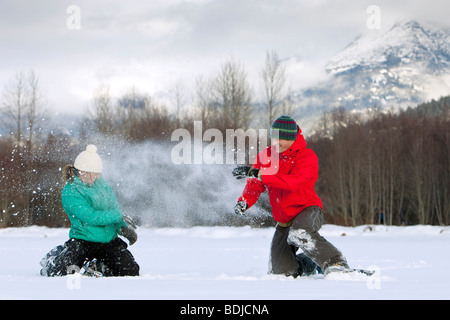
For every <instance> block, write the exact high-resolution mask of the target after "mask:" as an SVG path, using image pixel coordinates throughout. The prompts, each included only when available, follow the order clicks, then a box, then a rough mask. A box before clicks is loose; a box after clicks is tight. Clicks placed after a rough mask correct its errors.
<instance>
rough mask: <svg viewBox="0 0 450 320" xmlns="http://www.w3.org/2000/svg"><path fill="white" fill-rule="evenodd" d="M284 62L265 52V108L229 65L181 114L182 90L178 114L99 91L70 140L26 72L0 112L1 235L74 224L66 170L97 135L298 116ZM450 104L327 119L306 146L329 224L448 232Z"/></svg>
mask: <svg viewBox="0 0 450 320" xmlns="http://www.w3.org/2000/svg"><path fill="white" fill-rule="evenodd" d="M277 61H278V60H277V57H276V55H274V54H268V55H267V60H266V66H265V68H264V69H263V70H265V71H266V73H263V75H264V79H265V82H264V83H265V91H264V92H265V93H266V94H265V95H264V96H263V98H261V97H260V98H259V99H258V101H263V102H264V103H261V104H262V105H264V109H260V110H258V111H255V110H254V109H253V104H252V103H251V101H252V100H254V99H252V97H251V90H250V85H249V83H248V80H247V77H246V74H245V72H244V71H243V68H242V66H241V65H240V64H239V63H238V62H236V61H228V62H226V63H225V64H224V65H223V66H222V69H221V70H220V72H219V73H218V74H216V75H215V77H211V78H209V79H199V80H198V83H197V92H196V99H195V108H194V112H191V113H188V112H187V111H186V110H185V109H183V108H182V106H183V90H182V89H183V88H182V87H179V86H174V88H173V90H172V91H171V92H172V97H173V98H174V100H173V101H174V102H173V103H172V104H173V105H174V106H175V109H174V110H172V111H169V109H168V108H167V107H166V106H165V105H164V104H162V103H160V102H158V101H157V100H155V99H153V98H152V97H149V96H146V95H142V94H139V93H137V92H135V91H131V92H130V93H129V94H127V95H125V96H123V97H121V98H120V99H118V100H117V101H113V99H112V97H111V95H110V93H109V88H108V87H101V88H99V89H98V90H96V91H95V93H94V96H93V101H92V108H91V112H90V113H89V114H88V115H87V116H86V117H85V118H83V119H82V120H81V121H80V123H79V130H78V131H77V132H76V133H73V132H72V133H71V134H68V133H60V132H56V131H51V130H43V126H44V125H45V123H44V124H43V123H40V120H41V119H42V118H43V116H42V114H41V112H42V109H43V108H42V106H43V105H44V104H45V103H44V102H43V101H42V96H41V95H40V87H39V82H38V78H37V77H36V76H35V74H34V73H33V72H31V73H29V74H28V75H18V76H17V77H16V79H15V80H14V81H13V82H12V84H13V85H12V86H10V87H8V88H7V90H6V91H5V93H4V95H3V100H2V102H3V106H4V108H2V110H0V111H1V112H3V113H2V120H6V124H5V126H6V125H7V126H8V130H9V132H10V134H7V135H2V136H0V171H1V173H0V228H4V227H19V226H29V225H42V226H49V227H68V226H69V221H68V219H67V216H66V214H65V213H64V212H63V210H62V206H61V201H60V196H61V190H62V188H63V182H62V179H61V168H62V167H64V165H66V164H68V163H71V162H72V161H73V159H74V158H75V157H76V155H77V154H78V153H79V152H80V151H82V149H83V148H84V147H85V146H86V144H87V143H88V142H90V141H92V137H101V138H102V139H109V141H126V142H127V143H140V142H142V141H147V140H152V141H161V142H170V136H171V132H173V130H175V129H177V128H185V129H187V130H190V131H191V132H192V130H193V123H194V120H201V121H202V124H203V130H207V129H208V128H216V129H219V130H223V132H225V130H226V129H238V128H243V129H247V128H249V127H250V125H255V123H259V124H260V127H261V128H268V127H269V125H270V123H271V121H272V120H273V119H274V118H275V117H276V116H277V115H280V114H290V112H292V111H293V108H294V104H293V102H292V100H291V98H290V95H289V94H288V93H287V91H283V92H284V93H282V92H281V88H282V87H283V85H282V77H278V78H277V77H274V75H277V74H278V75H279V76H280V75H282V72H281V73H280V69H277V68H279V65H278V64H277ZM277 70H278V71H277ZM274 79H278V82H277V81H275V80H274ZM449 102H450V96H447V97H442V98H441V99H439V100H432V101H431V102H428V103H423V104H420V105H418V106H416V107H410V108H408V109H407V110H404V111H400V112H393V111H391V112H389V111H386V110H381V109H379V108H370V109H367V110H365V111H364V112H360V113H354V112H349V111H346V110H344V109H336V110H333V111H331V112H329V113H325V114H323V115H322V116H321V117H320V120H318V121H317V123H316V129H315V131H314V133H312V134H311V135H308V136H307V137H306V140H307V143H308V147H309V148H311V149H313V150H314V152H315V153H316V154H317V155H318V158H319V180H318V182H317V185H316V189H317V191H318V194H319V196H320V197H321V198H322V201H323V204H324V211H325V213H326V222H327V223H334V224H340V225H347V226H356V225H360V224H386V225H409V224H435V225H448V224H449V223H450V103H449ZM6 107H7V108H6ZM256 120H258V121H256ZM46 129H49V128H46ZM43 132H48V133H45V134H44V133H43ZM263 201H264V200H262V202H263ZM260 205H261V206H262V207H266V206H265V204H264V203H261V204H260Z"/></svg>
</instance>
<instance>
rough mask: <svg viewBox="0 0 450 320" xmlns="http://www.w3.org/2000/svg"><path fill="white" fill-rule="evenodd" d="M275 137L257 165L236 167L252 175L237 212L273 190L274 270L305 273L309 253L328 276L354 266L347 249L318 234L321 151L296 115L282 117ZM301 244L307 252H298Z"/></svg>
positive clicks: (276, 124)
mask: <svg viewBox="0 0 450 320" xmlns="http://www.w3.org/2000/svg"><path fill="white" fill-rule="evenodd" d="M270 135H271V138H272V146H271V147H268V148H266V149H265V150H263V151H261V152H260V153H259V154H258V157H257V158H256V161H255V163H254V164H253V166H252V167H251V168H248V167H238V168H236V169H235V170H234V171H233V174H234V175H235V176H237V178H243V177H244V176H245V175H246V176H247V184H246V186H245V188H244V191H243V193H242V195H241V196H240V197H239V199H238V203H237V204H236V206H235V212H236V213H237V214H242V215H243V214H244V212H245V211H246V210H247V209H249V208H250V207H251V206H252V205H254V204H255V203H256V201H257V200H258V198H259V196H260V194H261V193H262V192H264V191H265V190H266V189H267V190H268V192H269V200H270V205H271V207H272V216H273V218H274V220H275V221H277V222H278V224H277V226H276V229H275V234H274V236H273V239H272V244H271V250H270V267H269V273H274V274H285V275H286V276H294V277H297V276H299V275H302V273H305V272H306V270H302V269H305V265H304V264H303V263H302V260H303V261H304V259H305V256H306V259H308V258H310V259H311V260H312V261H314V262H315V263H316V264H317V265H318V266H319V267H320V268H321V269H322V270H323V272H324V273H325V274H327V273H328V272H329V271H332V270H336V269H337V270H339V269H342V268H348V265H347V262H346V259H345V258H344V257H343V255H342V254H341V252H340V251H339V250H338V249H337V248H335V247H334V246H333V245H332V244H331V243H330V242H328V241H327V240H326V239H325V238H323V237H322V236H321V235H320V234H319V233H318V231H319V229H320V228H321V226H322V224H323V221H324V218H323V213H322V201H321V200H320V198H319V197H318V196H317V194H316V192H315V190H314V184H315V182H316V180H317V178H318V171H319V165H318V160H317V156H316V154H315V153H314V152H313V151H312V150H311V149H308V148H306V141H305V139H304V138H303V135H302V134H301V130H300V128H299V127H298V126H297V124H296V122H295V121H294V120H293V119H292V118H291V117H288V116H281V117H279V118H278V119H276V120H275V121H274V122H273V124H272V126H271V132H270ZM244 168H245V169H244ZM298 248H301V249H302V250H303V252H304V254H303V255H298V256H296V251H297V250H298ZM308 260H309V259H308ZM309 261H310V260H309ZM302 266H303V268H302ZM330 267H332V268H330Z"/></svg>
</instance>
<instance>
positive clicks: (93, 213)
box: [61, 176, 127, 243]
mask: <svg viewBox="0 0 450 320" xmlns="http://www.w3.org/2000/svg"><path fill="white" fill-rule="evenodd" d="M61 201H62V206H63V209H64V211H65V212H66V213H67V215H68V217H69V219H70V222H71V227H70V232H69V237H70V238H75V239H82V240H86V241H91V242H101V243H108V242H110V241H112V240H114V239H115V238H117V235H118V233H119V232H120V228H121V227H126V226H127V225H126V223H125V222H124V221H123V213H122V210H121V209H120V207H119V203H118V202H117V199H116V196H115V195H114V192H113V190H112V188H111V186H110V185H109V184H108V182H106V180H105V179H103V178H102V177H100V178H99V179H97V180H95V182H94V183H93V184H92V185H88V184H86V183H84V182H83V181H81V180H80V178H78V177H76V176H75V177H74V180H73V182H67V183H66V185H65V186H64V189H63V191H62V195H61Z"/></svg>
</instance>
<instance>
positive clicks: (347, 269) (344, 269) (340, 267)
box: [324, 263, 375, 276]
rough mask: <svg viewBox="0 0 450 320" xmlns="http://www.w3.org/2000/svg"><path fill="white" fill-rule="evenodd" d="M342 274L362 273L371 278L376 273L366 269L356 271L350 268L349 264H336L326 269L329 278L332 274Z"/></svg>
mask: <svg viewBox="0 0 450 320" xmlns="http://www.w3.org/2000/svg"><path fill="white" fill-rule="evenodd" d="M335 272H340V273H361V274H365V275H366V276H371V275H373V274H374V273H375V271H374V270H366V269H355V268H350V267H349V266H348V265H347V264H345V265H344V264H338V263H336V264H334V265H331V266H329V267H327V268H326V269H325V272H324V275H325V276H328V275H330V274H332V273H335Z"/></svg>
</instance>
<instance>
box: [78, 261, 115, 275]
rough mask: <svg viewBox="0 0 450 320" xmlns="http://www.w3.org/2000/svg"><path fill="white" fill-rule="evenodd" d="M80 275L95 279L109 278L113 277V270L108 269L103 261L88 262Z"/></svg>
mask: <svg viewBox="0 0 450 320" xmlns="http://www.w3.org/2000/svg"><path fill="white" fill-rule="evenodd" d="M80 273H81V274H82V275H85V276H88V277H95V278H100V277H107V276H111V275H112V273H111V270H110V269H109V268H108V266H107V265H106V264H105V263H103V261H99V260H97V259H93V260H91V261H87V262H86V263H85V264H84V265H83V267H82V268H81V270H80Z"/></svg>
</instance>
